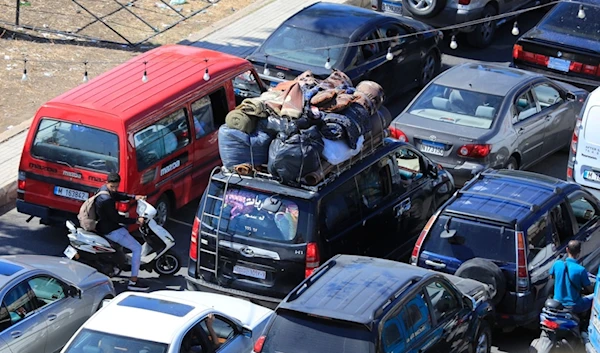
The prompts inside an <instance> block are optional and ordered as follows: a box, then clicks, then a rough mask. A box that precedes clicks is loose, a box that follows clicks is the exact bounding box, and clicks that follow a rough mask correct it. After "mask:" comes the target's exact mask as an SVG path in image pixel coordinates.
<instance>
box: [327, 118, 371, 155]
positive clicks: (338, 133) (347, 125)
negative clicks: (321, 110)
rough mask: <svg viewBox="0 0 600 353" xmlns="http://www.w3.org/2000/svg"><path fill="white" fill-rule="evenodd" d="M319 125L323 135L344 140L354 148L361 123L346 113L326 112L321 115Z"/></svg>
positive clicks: (360, 129) (360, 132)
mask: <svg viewBox="0 0 600 353" xmlns="http://www.w3.org/2000/svg"><path fill="white" fill-rule="evenodd" d="M323 122H324V125H323V126H322V127H321V134H323V137H325V138H326V139H330V140H334V141H336V140H344V141H345V142H346V143H347V144H348V146H349V147H350V148H351V149H355V148H356V143H357V141H358V138H359V137H360V136H361V135H362V127H361V124H360V123H359V122H357V121H354V120H353V119H350V118H348V117H347V116H346V115H341V114H336V113H328V114H325V115H324V116H323Z"/></svg>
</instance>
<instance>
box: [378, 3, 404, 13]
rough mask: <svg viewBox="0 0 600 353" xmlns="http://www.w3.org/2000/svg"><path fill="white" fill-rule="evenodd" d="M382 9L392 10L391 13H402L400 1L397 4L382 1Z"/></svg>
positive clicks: (385, 10)
mask: <svg viewBox="0 0 600 353" xmlns="http://www.w3.org/2000/svg"><path fill="white" fill-rule="evenodd" d="M383 11H384V12H393V13H397V14H399V15H401V14H402V3H398V4H393V5H392V4H386V3H383Z"/></svg>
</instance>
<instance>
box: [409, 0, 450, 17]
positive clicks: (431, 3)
mask: <svg viewBox="0 0 600 353" xmlns="http://www.w3.org/2000/svg"><path fill="white" fill-rule="evenodd" d="M403 4H406V5H405V6H406V8H407V9H408V11H409V12H410V13H411V14H412V15H413V16H415V17H417V18H419V17H420V18H431V17H434V16H435V15H437V14H438V13H440V12H441V11H442V10H443V9H444V7H446V0H406V1H403Z"/></svg>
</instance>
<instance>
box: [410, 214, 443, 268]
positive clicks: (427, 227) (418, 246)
mask: <svg viewBox="0 0 600 353" xmlns="http://www.w3.org/2000/svg"><path fill="white" fill-rule="evenodd" d="M439 214H440V212H439V211H438V212H436V213H435V214H434V215H433V216H431V218H429V220H428V221H427V224H425V228H423V230H422V231H421V234H419V237H418V238H417V242H416V243H415V247H414V248H413V251H412V254H411V256H410V264H411V265H415V266H416V265H417V260H418V259H419V253H420V252H421V246H423V241H424V240H425V237H426V236H427V234H428V233H429V230H430V229H431V226H432V225H433V222H435V220H436V219H437V217H438V215H439Z"/></svg>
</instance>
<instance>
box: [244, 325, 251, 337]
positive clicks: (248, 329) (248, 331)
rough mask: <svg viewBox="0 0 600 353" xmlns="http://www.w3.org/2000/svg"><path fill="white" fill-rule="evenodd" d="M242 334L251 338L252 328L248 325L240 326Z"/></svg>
mask: <svg viewBox="0 0 600 353" xmlns="http://www.w3.org/2000/svg"><path fill="white" fill-rule="evenodd" d="M242 336H244V337H248V338H252V330H251V329H250V328H248V327H242Z"/></svg>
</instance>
